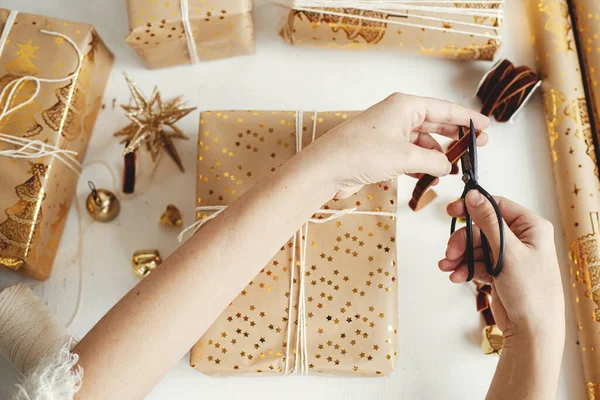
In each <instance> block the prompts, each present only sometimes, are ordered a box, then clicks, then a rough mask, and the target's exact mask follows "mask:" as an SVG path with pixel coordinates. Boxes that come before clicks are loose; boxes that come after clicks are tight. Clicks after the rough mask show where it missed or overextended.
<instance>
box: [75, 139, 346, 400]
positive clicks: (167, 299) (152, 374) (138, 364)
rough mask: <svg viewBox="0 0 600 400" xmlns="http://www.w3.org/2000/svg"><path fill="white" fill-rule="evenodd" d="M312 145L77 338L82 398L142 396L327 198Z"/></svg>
mask: <svg viewBox="0 0 600 400" xmlns="http://www.w3.org/2000/svg"><path fill="white" fill-rule="evenodd" d="M311 147H313V146H311ZM311 147H309V148H308V149H307V150H306V151H305V152H303V153H301V154H300V155H299V156H297V157H295V158H293V159H292V160H290V161H289V162H288V163H286V164H285V165H284V166H282V167H280V169H279V170H278V171H277V172H276V173H274V174H273V176H272V178H270V179H263V180H262V181H261V182H260V183H259V184H257V185H256V186H255V187H254V188H252V189H251V190H250V191H248V192H247V193H246V194H244V195H243V196H242V197H240V198H239V199H238V200H237V201H235V202H233V203H232V204H231V205H230V206H229V207H228V209H227V210H225V211H224V212H223V213H221V214H220V215H219V217H217V218H215V219H214V220H212V221H210V222H209V223H207V224H206V226H204V227H203V228H202V229H201V230H200V231H199V232H198V233H197V234H196V235H194V236H193V237H192V238H191V239H190V240H188V241H187V242H186V243H185V244H184V245H183V246H182V247H181V248H180V249H178V250H177V251H176V252H175V253H174V254H173V255H172V256H171V257H169V258H168V259H167V260H165V262H164V263H163V264H162V265H161V267H160V268H158V269H157V270H156V271H155V272H153V273H152V274H151V275H150V276H148V277H147V278H145V279H144V280H143V281H142V282H140V283H139V284H138V285H137V286H136V287H135V288H133V289H132V290H131V291H130V292H129V293H128V294H127V295H126V296H125V297H124V298H123V299H122V300H121V301H120V302H119V303H118V304H117V305H116V306H115V307H113V309H112V310H110V311H109V312H108V314H107V315H106V316H105V317H104V318H102V320H101V321H100V322H99V323H98V324H97V325H96V326H95V327H94V328H93V329H92V330H91V331H90V332H89V333H88V334H87V335H86V336H85V337H84V338H83V340H82V341H81V342H80V343H79V344H78V345H77V347H76V348H75V349H74V352H75V353H77V354H79V357H80V365H81V366H82V367H83V368H84V370H85V379H84V385H83V387H82V390H81V392H80V396H79V398H82V399H83V398H85V399H95V398H127V399H134V398H141V397H143V396H144V395H145V394H146V393H147V392H148V391H150V390H151V388H152V387H153V386H154V385H155V384H156V383H157V382H158V381H159V380H160V379H161V377H162V376H163V375H164V374H165V373H166V372H167V371H168V370H169V369H170V368H171V367H172V366H173V365H174V364H175V363H176V362H177V361H178V360H179V359H180V358H181V357H182V356H183V355H184V354H185V353H186V352H187V351H188V350H189V348H190V347H191V346H192V345H193V344H194V343H195V341H196V340H198V338H199V337H200V336H201V335H202V334H203V333H204V332H205V331H206V330H207V329H208V328H209V326H210V325H211V324H212V322H213V321H214V320H215V319H216V318H217V317H218V316H219V315H220V313H221V312H222V311H223V310H224V309H225V308H226V307H227V305H228V304H229V302H231V300H233V298H235V296H236V295H237V294H238V293H239V292H240V291H241V290H242V289H243V288H244V287H245V286H246V285H247V284H248V282H249V281H250V280H252V279H253V278H254V277H255V276H256V274H257V273H258V272H259V271H260V269H261V268H263V267H264V265H265V264H267V263H268V261H269V260H270V259H271V257H272V256H273V255H274V254H275V253H276V252H277V250H278V249H279V248H280V247H281V246H282V245H283V244H284V241H285V240H287V239H288V238H290V237H291V236H292V235H293V234H294V232H295V231H296V230H297V229H298V228H299V227H300V226H301V225H302V223H303V222H305V221H306V220H307V219H308V218H310V216H311V215H312V214H313V213H314V212H315V211H316V210H317V209H318V208H319V207H321V206H322V205H323V204H324V203H325V202H326V201H328V200H329V199H331V198H332V197H333V195H334V194H335V187H334V185H333V183H332V182H333V180H332V179H331V177H329V176H327V172H328V171H329V170H330V169H328V168H327V166H326V165H324V164H323V163H324V162H325V161H317V160H324V158H323V157H320V155H319V154H317V152H318V150H316V149H315V148H312V149H311Z"/></svg>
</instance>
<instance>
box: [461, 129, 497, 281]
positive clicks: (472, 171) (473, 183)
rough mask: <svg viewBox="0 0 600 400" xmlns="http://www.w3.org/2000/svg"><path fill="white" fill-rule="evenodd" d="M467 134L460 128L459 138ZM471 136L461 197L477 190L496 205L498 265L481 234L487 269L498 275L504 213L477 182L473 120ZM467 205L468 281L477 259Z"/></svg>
mask: <svg viewBox="0 0 600 400" xmlns="http://www.w3.org/2000/svg"><path fill="white" fill-rule="evenodd" d="M464 135H465V132H464V130H463V128H462V126H461V127H459V128H458V138H459V139H461V138H462V137H463V136H464ZM468 135H469V136H470V138H469V149H468V150H467V151H466V152H465V154H463V155H462V157H461V158H460V165H461V168H462V172H463V176H462V180H463V182H464V183H465V189H464V190H463V193H462V195H461V196H460V198H461V199H462V200H463V201H464V199H465V196H466V195H467V193H469V191H471V190H477V191H478V192H479V193H481V194H482V195H483V196H484V197H485V198H486V199H487V201H489V202H490V203H491V204H492V207H494V211H495V212H496V218H498V221H499V224H498V230H499V233H500V251H499V252H498V260H497V261H496V266H495V267H494V265H493V264H492V260H491V256H490V244H489V242H488V240H487V238H486V237H485V235H484V234H483V232H481V233H480V236H481V249H482V250H483V257H484V263H485V269H486V271H487V273H488V274H489V275H490V276H498V275H499V274H500V271H502V261H503V259H504V224H503V222H502V214H501V213H500V207H498V203H496V201H495V200H494V198H493V197H492V196H491V195H490V194H489V193H488V192H487V191H486V190H485V189H484V188H482V187H481V186H479V183H478V182H477V178H478V176H477V143H476V140H477V139H476V138H477V136H476V134H475V127H474V126H473V120H471V121H470V131H469V133H468ZM466 209H467V208H466V206H465V213H466V215H465V219H466V223H467V226H466V231H467V249H466V253H467V267H468V269H469V276H468V277H467V281H471V280H472V279H473V276H474V275H475V260H474V259H473V258H474V257H473V221H472V220H471V216H470V215H469V212H468V211H466ZM455 230H456V217H455V218H452V225H451V226H450V234H453V233H454V231H455Z"/></svg>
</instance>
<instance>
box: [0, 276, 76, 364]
mask: <svg viewBox="0 0 600 400" xmlns="http://www.w3.org/2000/svg"><path fill="white" fill-rule="evenodd" d="M68 337H69V334H68V333H67V331H66V329H65V328H64V327H63V326H62V325H61V324H60V323H59V322H58V321H57V320H56V318H55V317H54V316H53V315H52V314H51V313H50V312H49V311H48V309H47V308H46V307H45V306H44V305H43V304H42V303H40V302H39V300H38V299H37V297H35V295H34V294H33V292H32V291H31V290H30V289H29V288H28V287H27V286H26V285H24V284H22V283H19V284H16V285H14V286H11V287H9V288H7V289H5V290H4V291H2V292H0V354H2V355H3V356H4V357H6V359H7V360H8V361H10V363H11V364H12V365H13V366H14V367H15V368H16V369H17V370H18V371H19V372H21V373H23V374H26V373H27V372H28V371H29V370H30V369H31V368H33V367H35V366H36V365H37V364H38V363H39V362H40V361H41V359H42V358H44V356H45V355H47V354H50V353H51V352H54V351H56V350H58V348H59V347H60V346H62V344H63V343H64V342H65V340H67V338H68Z"/></svg>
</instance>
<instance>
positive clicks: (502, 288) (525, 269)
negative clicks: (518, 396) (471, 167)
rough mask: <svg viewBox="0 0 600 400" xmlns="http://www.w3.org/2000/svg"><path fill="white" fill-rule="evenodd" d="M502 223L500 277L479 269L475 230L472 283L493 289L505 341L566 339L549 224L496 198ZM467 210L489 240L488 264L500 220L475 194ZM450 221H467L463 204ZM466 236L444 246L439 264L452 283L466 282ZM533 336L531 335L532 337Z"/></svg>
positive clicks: (455, 204)
mask: <svg viewBox="0 0 600 400" xmlns="http://www.w3.org/2000/svg"><path fill="white" fill-rule="evenodd" d="M495 199H496V202H497V203H498V206H499V207H500V211H501V213H502V217H503V219H504V221H503V222H502V223H503V224H505V229H504V234H505V244H506V248H505V253H504V263H503V269H502V271H501V273H500V274H499V276H497V277H495V278H493V279H492V278H491V277H490V276H489V275H487V273H486V270H485V266H484V264H483V251H482V248H481V247H480V244H481V240H480V235H479V230H478V229H477V228H475V227H474V229H473V230H474V232H473V246H474V247H475V252H474V258H475V261H476V262H475V279H477V280H480V281H484V282H489V283H491V285H492V296H493V297H492V312H493V314H494V317H495V319H496V323H497V325H498V327H499V328H500V330H502V332H503V333H504V337H505V339H508V338H510V337H511V336H519V335H527V336H528V337H530V338H531V337H535V338H541V337H548V336H549V335H552V336H553V338H557V339H558V340H559V341H560V340H561V337H562V338H563V340H564V298H563V291H562V284H561V277H560V271H559V267H558V260H557V257H556V250H555V246H554V229H553V227H552V224H551V223H550V222H548V221H546V220H545V219H543V218H542V217H540V216H538V215H536V214H534V213H533V212H532V211H530V210H528V209H526V208H525V207H523V206H520V205H519V204H516V203H514V202H512V201H510V200H508V199H505V198H501V197H495ZM466 205H467V209H468V210H469V214H470V215H471V217H472V219H473V222H474V223H475V224H476V225H477V226H478V227H479V228H481V230H482V231H483V233H484V234H485V235H486V237H487V238H488V240H489V244H490V248H491V252H492V261H494V262H495V260H497V257H498V251H499V250H498V249H499V243H500V237H499V232H498V220H497V218H496V214H495V213H494V209H493V208H492V205H491V204H490V202H488V201H487V200H485V198H484V197H483V196H482V195H481V194H480V193H479V192H477V191H471V192H469V193H468V194H467V197H466ZM448 214H450V216H453V217H464V216H465V202H464V201H463V200H457V201H455V202H453V203H451V204H450V205H449V206H448ZM465 250H466V231H465V228H461V229H459V230H457V231H456V232H455V233H454V234H453V235H452V236H451V237H450V239H449V241H448V248H447V250H446V257H445V258H444V259H443V260H441V261H440V262H439V267H440V269H441V270H442V271H446V272H451V274H450V280H451V281H452V282H454V283H462V282H465V281H466V279H467V264H466V260H465ZM532 335H533V336H532Z"/></svg>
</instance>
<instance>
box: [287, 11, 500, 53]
mask: <svg viewBox="0 0 600 400" xmlns="http://www.w3.org/2000/svg"><path fill="white" fill-rule="evenodd" d="M280 2H283V0H280ZM285 3H286V4H289V5H290V6H291V7H292V10H290V11H289V13H288V15H287V17H286V18H285V19H284V21H283V22H282V24H281V28H280V35H281V37H282V38H283V39H284V40H285V41H286V42H288V43H289V44H304V45H312V46H319V47H327V48H341V49H355V50H371V49H377V50H391V51H399V52H405V53H419V54H424V55H432V56H441V57H447V58H455V59H461V60H492V59H493V58H494V54H495V53H496V51H497V50H498V48H499V47H500V26H501V23H502V10H503V3H504V1H503V0H499V1H490V2H481V1H460V2H454V3H452V2H445V3H448V4H443V5H442V4H433V3H436V2H424V1H413V2H407V1H402V2H397V3H398V4H395V3H394V2H389V4H386V6H385V7H383V6H380V7H383V8H384V9H374V10H368V9H357V8H345V7H344V5H343V3H344V2H343V1H342V2H339V3H336V5H338V4H339V8H322V7H315V6H314V5H311V3H315V4H316V3H319V2H314V1H311V0H290V1H289V2H285ZM320 3H321V4H322V2H320ZM340 3H341V4H340ZM346 3H348V7H350V6H351V5H352V3H353V2H352V1H347V2H346Z"/></svg>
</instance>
